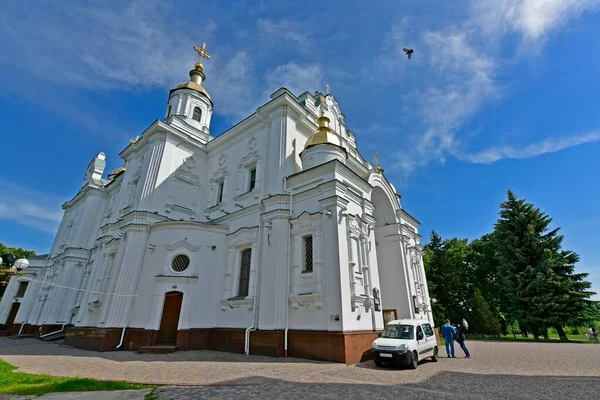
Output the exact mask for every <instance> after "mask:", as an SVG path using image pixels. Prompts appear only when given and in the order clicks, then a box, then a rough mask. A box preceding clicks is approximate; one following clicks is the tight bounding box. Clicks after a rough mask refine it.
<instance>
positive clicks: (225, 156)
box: [218, 153, 227, 166]
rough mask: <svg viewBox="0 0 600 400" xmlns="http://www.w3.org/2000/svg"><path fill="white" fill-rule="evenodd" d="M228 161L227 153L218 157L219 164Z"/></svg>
mask: <svg viewBox="0 0 600 400" xmlns="http://www.w3.org/2000/svg"><path fill="white" fill-rule="evenodd" d="M225 161H227V155H226V154H225V153H221V155H220V156H219V159H218V163H219V166H222V165H223V164H225Z"/></svg>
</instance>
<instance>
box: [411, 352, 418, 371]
mask: <svg viewBox="0 0 600 400" xmlns="http://www.w3.org/2000/svg"><path fill="white" fill-rule="evenodd" d="M417 364H419V356H418V355H417V352H416V351H413V354H412V360H410V364H409V365H408V367H409V368H410V369H417Z"/></svg>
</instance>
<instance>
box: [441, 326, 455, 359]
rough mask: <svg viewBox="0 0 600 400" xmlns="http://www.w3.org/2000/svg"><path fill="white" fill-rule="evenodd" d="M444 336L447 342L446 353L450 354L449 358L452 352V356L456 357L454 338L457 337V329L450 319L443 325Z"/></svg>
mask: <svg viewBox="0 0 600 400" xmlns="http://www.w3.org/2000/svg"><path fill="white" fill-rule="evenodd" d="M442 337H443V338H444V342H446V353H447V354H448V358H450V354H452V358H456V357H455V356H454V338H455V337H456V331H455V330H454V327H453V326H452V325H450V320H449V319H447V320H446V323H445V324H444V325H442Z"/></svg>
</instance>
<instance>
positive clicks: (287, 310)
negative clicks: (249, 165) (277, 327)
mask: <svg viewBox="0 0 600 400" xmlns="http://www.w3.org/2000/svg"><path fill="white" fill-rule="evenodd" d="M283 190H284V191H285V192H286V193H288V194H289V195H290V217H289V220H288V234H287V240H288V241H289V244H288V253H287V268H286V275H287V276H286V286H285V333H284V344H283V356H284V357H287V356H288V328H289V309H290V307H289V305H288V299H289V297H290V276H291V274H290V267H291V264H292V260H291V257H292V251H291V247H292V238H291V233H292V229H291V225H292V212H293V210H294V200H293V197H292V192H291V191H289V190H288V189H287V177H285V180H284V185H283Z"/></svg>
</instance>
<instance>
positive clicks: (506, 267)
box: [493, 190, 594, 340]
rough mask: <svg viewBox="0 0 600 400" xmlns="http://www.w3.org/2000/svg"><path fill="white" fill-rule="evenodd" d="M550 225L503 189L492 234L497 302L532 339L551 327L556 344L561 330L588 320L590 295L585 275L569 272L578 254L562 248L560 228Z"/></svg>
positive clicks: (545, 215) (549, 220) (529, 204)
mask: <svg viewBox="0 0 600 400" xmlns="http://www.w3.org/2000/svg"><path fill="white" fill-rule="evenodd" d="M551 222H552V218H550V217H549V216H548V215H547V214H545V213H543V212H542V211H541V210H540V209H539V208H536V207H535V206H534V205H533V204H531V203H528V202H526V201H525V200H524V199H518V198H517V197H516V196H515V194H514V193H513V192H512V191H510V190H509V191H508V194H507V200H506V201H505V202H503V203H502V204H501V205H500V218H499V219H498V222H497V223H496V225H495V231H494V236H493V246H494V256H495V262H497V266H498V267H497V277H498V284H499V288H500V292H499V293H502V295H501V296H500V297H501V299H500V301H501V303H502V307H503V308H504V309H505V310H506V311H507V313H508V314H510V315H511V316H513V317H514V318H515V319H516V320H517V321H518V322H519V325H520V326H521V328H522V329H528V330H531V331H532V332H533V334H534V336H536V337H537V336H538V335H539V334H540V333H542V334H543V333H545V332H547V328H548V327H555V328H556V330H557V332H558V334H559V336H560V338H561V340H567V337H566V334H565V332H564V329H563V326H564V325H565V324H573V323H575V322H576V321H583V320H584V319H586V318H588V317H589V316H588V315H587V314H588V313H589V312H590V310H591V307H589V306H588V305H587V304H588V302H589V297H590V296H592V295H593V294H594V293H593V292H590V291H588V289H589V288H590V286H591V284H590V283H589V282H588V281H586V280H585V278H586V277H587V275H588V274H585V273H574V267H575V263H577V262H578V261H579V256H578V255H577V254H576V253H574V252H572V251H570V250H563V249H562V241H563V236H562V235H559V234H558V232H559V230H560V228H555V229H552V230H549V225H550V223H551Z"/></svg>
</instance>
